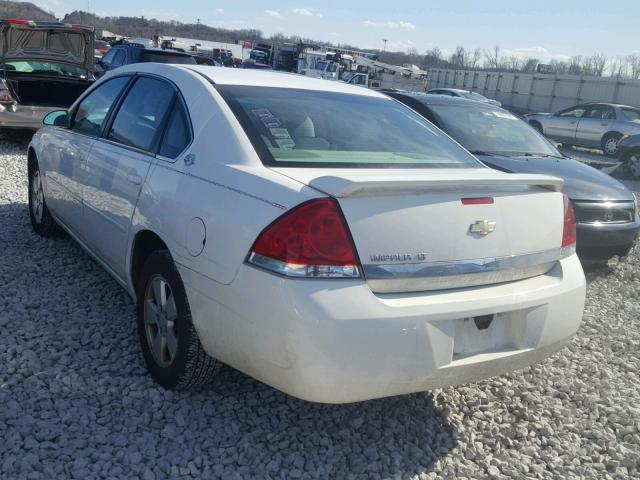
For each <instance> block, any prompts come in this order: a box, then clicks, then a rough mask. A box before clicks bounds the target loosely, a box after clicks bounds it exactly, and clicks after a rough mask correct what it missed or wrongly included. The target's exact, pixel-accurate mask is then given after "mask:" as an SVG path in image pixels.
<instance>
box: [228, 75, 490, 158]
mask: <svg viewBox="0 0 640 480" xmlns="http://www.w3.org/2000/svg"><path fill="white" fill-rule="evenodd" d="M216 88H217V89H218V91H219V92H220V93H221V94H222V96H223V98H224V99H225V101H226V102H227V103H228V104H229V106H230V108H231V110H232V111H233V112H234V114H235V115H236V117H237V118H238V120H239V122H240V124H241V125H242V127H243V128H244V130H245V132H246V133H247V135H248V137H249V139H250V140H251V142H252V144H253V146H254V148H255V149H256V152H257V153H258V155H259V156H260V158H261V159H262V162H263V163H265V164H266V165H277V166H284V167H287V166H290V167H294V166H295V167H351V168H353V167H369V168H383V167H390V168H402V167H417V168H473V167H481V164H480V163H479V162H477V161H476V160H475V158H474V157H472V156H471V155H470V154H469V153H468V152H466V151H465V150H464V149H463V148H461V147H460V146H459V145H457V144H456V143H455V142H453V141H452V140H451V139H450V138H449V137H447V136H446V135H445V134H444V133H442V132H441V131H440V130H439V129H437V128H436V127H434V126H433V125H432V124H431V123H429V122H428V121H427V120H426V119H424V118H423V117H421V116H420V115H418V114H416V113H415V112H413V111H412V110H410V109H409V108H407V107H405V106H404V105H402V104H400V103H399V102H395V101H393V100H391V99H390V98H379V97H370V96H367V95H354V94H344V93H335V92H326V91H313V90H298V89H289V88H269V87H253V86H238V85H233V86H232V85H218V86H217V87H216Z"/></svg>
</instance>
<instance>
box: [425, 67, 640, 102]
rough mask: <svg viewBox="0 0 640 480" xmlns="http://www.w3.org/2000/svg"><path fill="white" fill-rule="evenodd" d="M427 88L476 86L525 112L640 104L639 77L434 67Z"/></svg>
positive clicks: (471, 88)
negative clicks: (598, 104) (589, 104)
mask: <svg viewBox="0 0 640 480" xmlns="http://www.w3.org/2000/svg"><path fill="white" fill-rule="evenodd" d="M428 88H429V89H431V88H461V89H464V90H473V91H474V92H478V93H481V94H482V95H484V96H486V97H489V98H494V99H496V100H499V101H500V102H502V104H503V105H504V106H505V107H508V108H511V109H513V110H517V111H522V112H557V111H558V110H562V109H563V108H567V107H571V106H573V105H576V104H578V103H585V102H603V103H620V104H625V105H633V106H636V107H640V80H633V79H625V78H608V77H606V78H604V77H581V76H577V75H544V74H539V73H506V72H482V71H473V70H445V69H432V70H430V71H429V83H428Z"/></svg>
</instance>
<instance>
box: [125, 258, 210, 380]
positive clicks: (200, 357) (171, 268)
mask: <svg viewBox="0 0 640 480" xmlns="http://www.w3.org/2000/svg"><path fill="white" fill-rule="evenodd" d="M137 297H138V304H137V313H138V336H139V339H140V345H141V347H142V354H143V356H144V361H145V364H146V366H147V370H149V373H150V374H151V376H152V377H153V379H154V380H155V381H156V382H157V383H158V384H160V385H161V386H162V387H164V388H166V389H170V390H188V389H192V388H196V387H199V386H201V385H204V384H206V383H208V382H209V381H211V379H212V378H213V377H214V376H215V374H216V372H217V370H218V369H219V367H220V362H218V361H217V360H215V359H214V358H212V357H210V356H209V355H207V353H206V352H205V351H204V349H203V347H202V344H201V343H200V339H199V338H198V334H197V332H196V330H195V328H194V326H193V322H192V319H191V310H190V308H189V302H188V300H187V294H186V291H185V289H184V284H183V283H182V279H181V278H180V274H179V272H178V269H177V268H176V265H175V263H174V262H173V259H172V258H171V254H170V253H169V251H168V250H159V251H156V252H153V253H152V254H151V255H150V256H149V258H148V259H147V261H146V262H145V264H144V266H143V267H142V272H141V275H140V282H139V286H138V292H137Z"/></svg>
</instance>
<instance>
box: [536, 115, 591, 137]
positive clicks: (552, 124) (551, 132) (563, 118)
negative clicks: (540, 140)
mask: <svg viewBox="0 0 640 480" xmlns="http://www.w3.org/2000/svg"><path fill="white" fill-rule="evenodd" d="M586 111H587V107H585V106H577V107H573V108H569V109H567V110H563V111H561V112H558V113H556V114H555V115H553V116H551V117H549V118H547V119H545V122H544V125H545V129H544V133H545V135H546V136H548V137H551V138H553V139H554V140H557V141H559V142H564V143H572V142H574V141H575V138H576V130H577V128H578V122H579V121H580V118H582V116H583V115H584V114H585V112H586Z"/></svg>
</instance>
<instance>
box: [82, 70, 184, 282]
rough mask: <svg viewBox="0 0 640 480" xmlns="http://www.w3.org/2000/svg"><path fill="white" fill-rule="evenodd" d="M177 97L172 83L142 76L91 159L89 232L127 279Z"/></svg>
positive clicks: (85, 198) (87, 182)
mask: <svg viewBox="0 0 640 480" xmlns="http://www.w3.org/2000/svg"><path fill="white" fill-rule="evenodd" d="M174 96H175V89H174V87H173V86H172V85H170V84H169V83H166V82H164V81H162V80H159V79H157V78H151V77H146V76H141V77H138V78H137V79H136V80H135V83H134V84H133V86H132V87H131V88H130V89H129V91H128V92H127V94H126V97H125V98H124V100H123V101H122V103H121V105H120V107H119V108H118V111H117V112H115V117H114V119H113V121H111V122H110V125H108V127H107V129H106V131H105V132H104V134H103V138H100V139H98V140H97V141H96V143H95V145H94V147H93V150H92V151H91V155H90V156H89V157H88V159H87V164H86V172H85V173H86V175H85V177H84V189H83V201H84V223H83V226H82V229H83V232H84V236H86V238H88V239H90V240H89V242H90V244H91V246H92V248H93V249H94V251H95V253H96V254H97V255H98V256H99V257H100V258H101V259H102V260H103V261H104V262H105V263H107V265H108V266H109V267H110V268H111V269H112V270H113V272H114V273H116V274H117V275H119V276H121V277H122V278H124V277H125V276H126V275H125V260H126V252H127V250H126V248H127V242H128V238H129V231H130V226H131V219H132V217H133V213H134V211H135V207H136V204H137V201H138V196H139V195H140V190H141V188H142V185H143V183H144V181H145V179H146V177H147V174H148V172H149V168H150V166H151V164H152V162H153V160H154V155H155V153H156V152H157V148H158V142H159V140H160V134H161V133H162V132H161V131H162V127H163V125H164V120H165V117H166V115H167V112H168V110H169V108H170V107H171V105H172V103H173V100H174Z"/></svg>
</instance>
